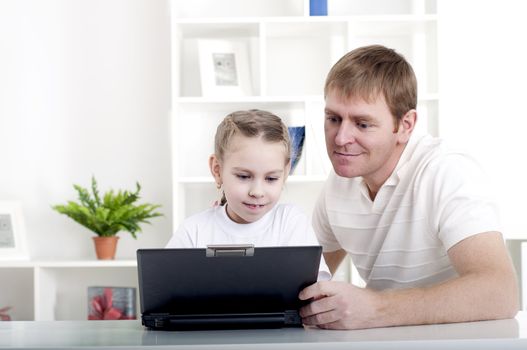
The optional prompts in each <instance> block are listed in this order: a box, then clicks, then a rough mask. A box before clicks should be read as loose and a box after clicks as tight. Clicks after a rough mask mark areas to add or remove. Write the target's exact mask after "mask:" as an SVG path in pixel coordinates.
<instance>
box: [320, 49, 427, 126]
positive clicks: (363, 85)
mask: <svg viewBox="0 0 527 350" xmlns="http://www.w3.org/2000/svg"><path fill="white" fill-rule="evenodd" d="M329 92H337V93H338V94H340V95H341V97H343V98H355V97H360V98H362V99H363V100H365V101H366V102H372V101H373V100H374V99H376V98H377V97H378V96H379V94H382V96H383V97H384V99H385V101H386V104H387V105H388V108H389V109H390V112H391V113H392V115H393V117H394V123H395V131H396V130H397V129H398V126H399V121H400V120H401V118H402V117H403V116H404V115H405V114H406V113H407V112H408V111H409V110H412V109H415V108H416V106H417V80H416V78H415V73H414V70H413V69H412V66H410V64H409V63H408V62H407V61H406V59H405V58H404V57H403V56H402V55H400V54H399V53H397V52H395V50H393V49H389V48H387V47H384V46H382V45H371V46H364V47H359V48H357V49H355V50H353V51H350V52H348V53H347V54H346V55H344V56H343V57H342V58H341V59H340V60H338V62H337V63H335V65H334V66H333V67H332V68H331V70H330V71H329V73H328V76H327V78H326V84H325V86H324V97H326V96H327V95H328V93H329Z"/></svg>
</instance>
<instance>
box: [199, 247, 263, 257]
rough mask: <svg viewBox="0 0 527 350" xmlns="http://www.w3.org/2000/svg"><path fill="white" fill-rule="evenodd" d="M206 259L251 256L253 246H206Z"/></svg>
mask: <svg viewBox="0 0 527 350" xmlns="http://www.w3.org/2000/svg"><path fill="white" fill-rule="evenodd" d="M206 253H207V257H208V258H213V257H228V256H253V255H254V244H232V245H227V244H214V245H207V250H206Z"/></svg>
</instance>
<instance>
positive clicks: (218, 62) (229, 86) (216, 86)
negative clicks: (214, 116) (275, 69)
mask: <svg viewBox="0 0 527 350" xmlns="http://www.w3.org/2000/svg"><path fill="white" fill-rule="evenodd" d="M198 55H199V67H200V76H201V93H202V95H203V96H204V97H228V96H250V95H252V87H251V79H250V73H249V52H248V43H247V42H244V41H243V40H234V39H233V40H219V39H218V40H215V39H199V40H198Z"/></svg>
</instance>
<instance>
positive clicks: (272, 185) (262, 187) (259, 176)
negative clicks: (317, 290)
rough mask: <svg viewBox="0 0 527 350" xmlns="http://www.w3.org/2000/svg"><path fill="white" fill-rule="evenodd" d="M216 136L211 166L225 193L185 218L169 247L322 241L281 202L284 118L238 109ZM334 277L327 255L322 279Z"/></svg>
mask: <svg viewBox="0 0 527 350" xmlns="http://www.w3.org/2000/svg"><path fill="white" fill-rule="evenodd" d="M214 141H215V142H214V143H215V146H214V154H213V155H211V156H210V158H209V167H210V171H211V173H212V176H213V177H214V180H215V181H216V187H217V188H218V191H219V193H220V195H221V199H220V200H219V201H218V202H219V203H218V204H219V205H216V206H215V207H213V208H210V209H207V210H205V211H203V212H201V213H198V214H195V215H193V216H191V217H189V218H188V219H186V220H185V221H184V222H183V223H182V225H181V226H180V227H179V229H178V230H177V231H176V232H175V234H174V235H173V236H172V238H171V239H170V241H169V242H168V245H167V248H204V247H206V246H207V245H208V244H254V245H255V246H293V245H318V241H317V239H316V237H315V234H314V231H313V229H312V227H311V225H310V223H309V221H308V219H307V217H306V216H305V215H304V213H303V212H302V211H301V210H300V209H299V208H298V207H296V206H294V205H291V204H278V200H279V198H280V194H281V193H282V189H283V186H284V182H285V180H286V179H287V175H288V174H289V170H290V168H291V156H290V153H291V146H290V142H289V134H288V131H287V127H286V126H285V125H284V123H283V122H282V120H281V119H280V118H279V117H277V116H275V115H273V114H271V113H269V112H266V111H261V110H249V111H238V112H234V113H231V114H229V115H228V116H227V117H225V119H224V120H223V121H222V122H221V123H220V125H219V126H218V128H217V130H216V136H215V139H214ZM330 277H331V274H330V273H329V269H328V267H327V266H326V263H325V262H324V259H323V258H322V259H321V262H320V272H319V280H320V279H329V278H330Z"/></svg>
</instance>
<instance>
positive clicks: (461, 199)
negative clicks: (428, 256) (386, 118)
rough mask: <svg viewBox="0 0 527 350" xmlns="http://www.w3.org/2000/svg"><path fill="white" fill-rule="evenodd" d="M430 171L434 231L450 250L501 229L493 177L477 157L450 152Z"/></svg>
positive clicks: (429, 168)
mask: <svg viewBox="0 0 527 350" xmlns="http://www.w3.org/2000/svg"><path fill="white" fill-rule="evenodd" d="M426 172H427V173H428V174H427V175H426V176H429V178H430V186H429V191H430V192H429V194H430V201H428V202H429V203H430V204H429V208H428V213H429V215H430V223H431V225H432V232H437V234H438V238H439V239H440V240H441V241H442V242H443V245H444V246H445V248H446V249H447V250H448V249H450V248H451V247H452V246H454V245H455V244H456V243H458V242H460V241H462V240H463V239H465V238H467V237H470V236H472V235H475V234H478V233H482V232H489V231H498V232H501V225H500V220H499V213H498V208H497V205H496V201H495V199H494V198H493V191H492V190H491V187H490V181H489V179H488V178H487V176H486V174H485V172H484V171H483V169H482V167H481V166H480V165H479V163H478V162H477V161H476V160H475V159H473V158H471V157H469V156H466V155H464V154H450V155H448V156H446V157H445V158H444V159H442V160H440V161H436V162H432V163H431V164H430V165H429V166H428V169H427V170H426Z"/></svg>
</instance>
